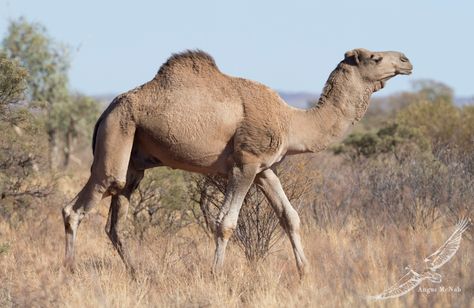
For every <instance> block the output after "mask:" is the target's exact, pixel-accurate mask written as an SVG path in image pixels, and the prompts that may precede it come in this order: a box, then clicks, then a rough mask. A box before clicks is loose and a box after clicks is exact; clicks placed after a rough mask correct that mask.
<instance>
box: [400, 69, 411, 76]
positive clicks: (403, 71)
mask: <svg viewBox="0 0 474 308" xmlns="http://www.w3.org/2000/svg"><path fill="white" fill-rule="evenodd" d="M396 73H397V74H401V75H410V74H411V73H412V70H411V69H406V70H398V71H397V72H396Z"/></svg>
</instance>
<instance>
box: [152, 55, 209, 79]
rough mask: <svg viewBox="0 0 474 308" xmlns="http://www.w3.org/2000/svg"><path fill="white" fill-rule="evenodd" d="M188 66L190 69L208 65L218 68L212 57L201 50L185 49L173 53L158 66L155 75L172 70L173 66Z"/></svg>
mask: <svg viewBox="0 0 474 308" xmlns="http://www.w3.org/2000/svg"><path fill="white" fill-rule="evenodd" d="M177 67H180V68H183V67H189V68H190V69H194V70H196V69H198V68H201V67H210V68H214V69H218V68H217V65H216V62H215V61H214V58H213V57H212V56H211V55H209V54H208V53H206V52H204V51H202V50H199V49H198V50H186V51H183V52H180V53H174V54H172V55H171V57H169V58H168V60H167V61H166V62H165V63H164V64H163V65H162V66H161V67H160V69H159V70H158V74H157V75H164V74H166V73H169V72H172V71H174V69H175V68H177Z"/></svg>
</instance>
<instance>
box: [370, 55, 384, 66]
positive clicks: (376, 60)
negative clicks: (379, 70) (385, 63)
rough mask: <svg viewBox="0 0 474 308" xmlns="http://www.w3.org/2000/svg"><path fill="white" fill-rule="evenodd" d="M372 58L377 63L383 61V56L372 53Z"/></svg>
mask: <svg viewBox="0 0 474 308" xmlns="http://www.w3.org/2000/svg"><path fill="white" fill-rule="evenodd" d="M370 59H371V60H373V61H374V62H375V63H377V64H379V63H380V61H382V59H383V57H381V56H376V55H374V54H372V55H370Z"/></svg>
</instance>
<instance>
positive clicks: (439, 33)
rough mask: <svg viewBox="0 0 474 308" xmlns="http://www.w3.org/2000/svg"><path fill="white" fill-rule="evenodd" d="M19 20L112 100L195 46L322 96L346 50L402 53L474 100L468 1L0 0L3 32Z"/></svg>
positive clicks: (226, 64)
mask: <svg viewBox="0 0 474 308" xmlns="http://www.w3.org/2000/svg"><path fill="white" fill-rule="evenodd" d="M19 16H25V17H26V18H27V19H28V20H30V21H37V22H41V23H43V24H44V25H45V26H46V27H47V29H48V31H49V33H50V35H51V36H52V37H54V38H56V39H58V40H60V41H63V42H65V43H67V44H69V45H70V46H72V47H74V48H76V49H77V51H75V52H74V54H73V62H72V68H71V75H70V76H71V86H72V88H73V89H76V90H78V91H82V92H84V93H86V94H89V95H97V94H117V93H120V92H124V91H126V90H129V89H131V88H133V87H135V86H137V85H139V84H141V83H143V82H145V81H147V80H150V79H151V78H152V77H153V76H154V74H155V73H156V71H157V70H158V68H159V66H160V65H161V64H162V63H163V62H164V61H165V60H166V58H167V57H168V56H169V55H170V54H171V53H173V52H177V51H181V50H183V49H189V48H200V49H203V50H205V51H207V52H209V53H210V54H212V55H213V56H214V58H215V59H216V61H217V64H218V65H219V67H220V68H221V70H222V71H223V72H226V73H228V74H231V75H235V76H241V77H246V78H249V79H253V80H257V81H260V82H262V83H264V84H267V85H268V86H270V87H272V88H274V89H278V90H283V91H310V92H319V91H320V90H321V89H322V87H323V85H324V82H325V81H326V78H327V77H328V76H329V73H330V72H331V70H332V69H333V68H334V67H335V65H336V64H337V63H338V62H339V61H340V60H341V59H342V57H343V55H344V52H345V51H347V50H350V49H353V48H356V47H365V48H368V49H373V50H398V51H402V52H404V53H405V54H406V55H407V56H408V58H410V60H411V61H412V63H413V65H414V73H413V74H412V75H411V76H409V77H406V76H401V77H398V78H395V79H394V80H391V81H390V82H389V83H388V84H387V86H386V88H385V89H384V90H383V91H382V93H381V94H390V93H394V92H397V91H401V90H408V89H410V81H412V80H415V79H421V78H430V79H434V80H438V81H441V82H444V83H446V84H448V85H449V86H451V87H452V88H454V90H455V92H456V95H458V96H473V95H474V81H473V77H472V73H473V72H474V61H473V58H474V1H469V0H465V1H435V0H431V1H430V0H423V1H421V0H403V1H381V0H378V1H363V0H360V1H329V0H327V1H309V0H308V1H296V0H295V1H275V0H274V1H256V0H254V1H250V0H245V1H244V0H239V1H233V2H230V1H209V0H199V1H144V0H134V1H117V0H116V1H99V0H95V1H92V0H81V1H65V0H62V1H61V0H56V1H55V0H42V1H39V0H0V34H1V35H2V36H3V35H5V33H6V30H7V25H8V20H10V19H13V18H17V17H19Z"/></svg>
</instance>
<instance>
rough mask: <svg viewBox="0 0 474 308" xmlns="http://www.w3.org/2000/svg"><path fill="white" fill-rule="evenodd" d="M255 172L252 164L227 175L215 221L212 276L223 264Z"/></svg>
mask: <svg viewBox="0 0 474 308" xmlns="http://www.w3.org/2000/svg"><path fill="white" fill-rule="evenodd" d="M256 170H257V167H256V165H253V164H252V165H243V166H242V167H237V166H235V167H233V169H232V171H231V174H230V175H229V182H228V184H227V188H226V194H225V198H224V204H223V205H222V207H221V210H220V212H219V216H218V218H217V221H216V252H215V254H214V264H213V267H212V271H213V273H214V274H217V273H219V271H220V270H221V268H222V265H223V264H224V255H225V249H226V246H227V243H228V241H229V238H230V237H231V235H232V233H233V232H234V230H235V228H236V227H237V219H238V218H239V212H240V208H241V207H242V202H243V201H244V198H245V196H246V195H247V192H248V190H249V188H250V185H252V183H253V180H254V179H255V174H256Z"/></svg>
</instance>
